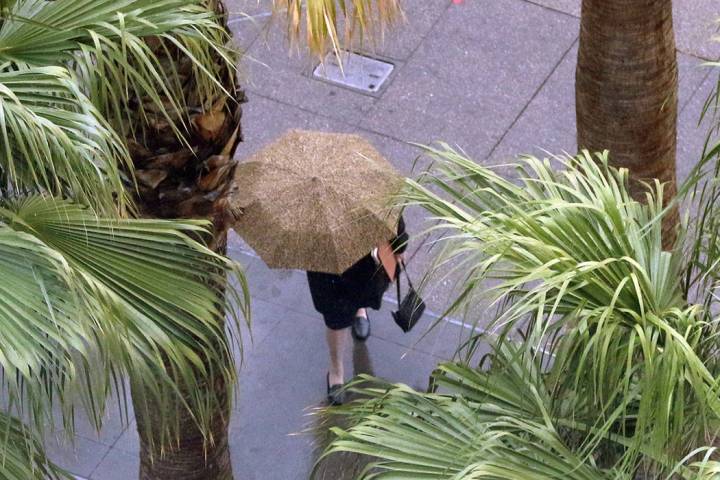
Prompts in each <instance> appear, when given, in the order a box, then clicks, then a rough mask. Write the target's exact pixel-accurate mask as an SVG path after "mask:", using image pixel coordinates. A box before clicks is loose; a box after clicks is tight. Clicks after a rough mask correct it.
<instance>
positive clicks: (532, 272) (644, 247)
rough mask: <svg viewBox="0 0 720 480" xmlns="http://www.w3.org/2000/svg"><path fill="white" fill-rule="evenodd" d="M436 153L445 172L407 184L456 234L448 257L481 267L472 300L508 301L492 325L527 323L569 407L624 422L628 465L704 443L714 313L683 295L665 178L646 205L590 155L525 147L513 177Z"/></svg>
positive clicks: (553, 387) (718, 410) (621, 175)
mask: <svg viewBox="0 0 720 480" xmlns="http://www.w3.org/2000/svg"><path fill="white" fill-rule="evenodd" d="M429 151H430V154H431V155H432V156H433V157H434V159H435V161H436V164H437V170H436V172H437V173H435V172H433V173H431V174H429V175H427V176H426V178H425V181H424V182H423V183H422V184H420V183H416V182H413V181H410V182H409V188H408V192H407V194H406V200H407V201H408V202H409V203H412V204H418V205H420V206H422V207H424V208H425V209H426V210H428V211H430V212H431V213H432V214H433V215H434V216H435V217H436V218H437V219H439V220H440V222H441V228H446V229H448V230H450V231H451V232H453V233H452V238H451V239H449V240H448V241H447V242H446V246H447V249H446V251H445V255H446V256H447V257H449V258H454V257H455V258H460V259H461V260H464V262H465V263H464V264H465V265H472V267H471V271H470V274H469V275H468V278H470V282H469V283H468V284H467V286H466V291H465V292H463V294H462V297H463V298H471V297H472V296H473V294H474V293H481V294H483V295H488V296H489V301H491V302H493V303H494V304H495V305H499V306H500V307H501V308H500V310H499V313H498V316H497V318H496V320H495V321H494V322H492V324H491V325H490V328H491V329H492V330H493V331H494V332H496V333H498V334H499V336H500V340H499V341H500V343H501V344H502V343H503V342H508V341H512V340H513V337H515V332H516V330H521V331H522V332H523V342H524V343H525V344H526V345H527V348H528V351H529V352H530V353H533V352H534V353H533V354H535V355H539V354H540V353H539V352H542V351H549V353H551V354H553V355H554V356H553V357H552V359H551V360H549V361H550V362H551V364H552V367H550V368H549V371H548V373H547V375H548V378H547V382H548V390H549V391H550V392H552V395H553V396H554V397H563V396H567V395H573V396H577V397H578V399H576V400H575V401H574V402H572V403H571V404H570V405H571V406H572V408H573V409H574V411H572V412H566V414H567V415H571V416H575V415H577V416H583V415H585V414H587V412H593V413H594V414H595V415H596V417H597V418H598V421H599V422H600V424H603V425H608V424H609V423H610V424H612V423H615V426H614V427H613V428H616V429H620V431H623V432H628V435H629V436H630V437H632V439H633V441H632V444H631V445H630V446H629V448H628V450H627V451H626V452H625V453H624V454H623V456H622V461H623V462H627V463H629V464H634V463H635V462H636V460H637V459H638V458H639V457H640V456H641V455H645V453H643V452H646V451H647V449H648V448H649V449H651V450H652V451H655V452H668V454H669V455H680V456H682V455H684V454H685V453H687V450H688V449H692V448H693V447H694V446H697V445H701V444H702V442H703V439H702V435H703V433H704V432H707V431H713V430H712V425H714V424H716V422H717V420H718V418H719V415H720V403H718V401H717V395H716V394H717V388H718V380H717V376H716V374H715V373H716V372H715V371H714V370H711V369H710V368H711V366H712V365H713V358H714V352H715V351H716V347H715V346H714V345H715V343H716V341H715V338H716V336H717V322H714V321H709V317H708V315H707V312H706V311H705V310H704V309H703V307H702V306H701V305H688V304H687V302H686V300H685V298H684V295H683V294H684V292H683V289H682V287H681V283H680V282H679V281H678V279H679V278H681V276H682V273H683V271H684V270H683V268H684V265H683V252H682V248H681V246H678V248H677V249H675V250H673V251H669V252H667V251H663V249H662V243H661V220H662V216H663V213H664V209H663V205H662V203H661V199H662V186H661V185H658V184H656V185H654V186H652V188H651V187H649V188H648V195H647V205H643V204H640V203H638V202H636V201H634V200H632V199H631V197H630V196H629V194H628V188H627V172H626V171H623V170H621V171H616V170H614V169H612V168H610V167H609V166H608V164H607V158H606V156H605V155H599V156H597V157H592V156H590V155H589V154H588V153H587V152H585V153H583V154H581V155H579V156H577V157H575V158H555V159H553V160H554V162H555V165H551V163H550V161H549V160H545V161H540V160H537V159H535V158H526V159H524V160H523V162H522V163H521V164H520V165H519V166H518V172H519V175H518V176H519V179H518V184H515V183H513V182H512V181H510V180H506V179H503V178H501V177H500V176H498V175H496V174H495V173H494V172H492V171H491V170H489V169H487V168H484V167H482V166H479V165H477V164H475V163H474V162H472V161H471V160H469V159H467V158H464V157H463V156H462V155H460V154H458V153H457V152H455V151H453V150H451V149H449V148H441V149H430V150H429ZM557 164H560V165H562V166H564V167H565V168H564V169H558V168H557V166H556V165H557ZM436 192H440V193H436ZM468 258H469V259H470V260H469V261H468V260H467V259H468ZM487 281H492V282H493V283H492V284H491V285H493V286H492V287H490V288H488V283H487ZM690 418H692V419H693V420H692V421H690V420H689V419H690ZM625 419H631V420H625ZM608 422H609V423H608ZM630 433H631V435H630ZM595 435H596V438H595V439H594V440H593V442H600V441H601V439H600V437H602V432H599V433H597V434H595ZM591 443H592V442H591ZM667 466H668V464H667V462H666V463H664V466H663V468H667Z"/></svg>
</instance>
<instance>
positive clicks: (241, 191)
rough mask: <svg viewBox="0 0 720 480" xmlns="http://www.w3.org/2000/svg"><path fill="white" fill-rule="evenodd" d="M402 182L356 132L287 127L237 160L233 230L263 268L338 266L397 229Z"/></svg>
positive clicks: (341, 268) (336, 269)
mask: <svg viewBox="0 0 720 480" xmlns="http://www.w3.org/2000/svg"><path fill="white" fill-rule="evenodd" d="M402 182H403V180H402V177H400V176H399V175H398V173H397V172H396V171H395V169H394V168H393V167H392V165H390V163H389V162H388V161H387V160H385V159H384V158H383V157H382V156H381V155H380V153H378V151H377V150H375V148H373V146H372V145H371V144H370V143H369V142H368V141H366V140H365V139H363V138H362V137H360V136H358V135H349V134H338V133H323V132H311V131H302V130H292V131H289V132H287V133H286V134H284V135H283V136H282V137H280V138H279V139H278V140H276V141H275V142H274V143H272V144H271V145H270V146H268V147H266V148H265V149H263V150H262V151H260V152H258V153H256V154H255V155H253V156H252V157H250V158H249V159H248V160H246V161H244V162H242V163H240V164H239V165H238V167H237V170H236V174H235V187H234V189H233V192H232V193H231V194H230V197H229V201H230V207H231V210H232V211H233V212H235V217H236V218H237V221H236V222H235V225H234V229H235V230H236V231H237V232H238V233H239V234H240V235H241V236H242V237H243V238H244V239H245V240H246V241H247V242H248V244H249V245H250V246H251V247H252V248H254V249H255V251H256V252H257V253H258V254H259V255H260V257H261V258H262V259H263V260H264V261H265V263H267V265H268V266H269V267H271V268H292V269H300V270H312V271H318V272H328V273H342V272H343V271H345V270H346V269H347V268H348V267H350V266H351V265H352V264H354V263H355V262H356V261H358V260H359V259H360V258H362V257H363V256H365V255H367V254H368V253H369V252H370V251H371V250H372V249H373V247H375V246H376V245H378V244H379V243H382V242H384V241H387V240H390V239H392V238H393V236H394V235H395V234H396V233H397V221H398V212H397V209H391V208H390V200H391V197H392V196H393V195H394V194H396V193H397V192H398V191H399V189H400V188H401V185H402Z"/></svg>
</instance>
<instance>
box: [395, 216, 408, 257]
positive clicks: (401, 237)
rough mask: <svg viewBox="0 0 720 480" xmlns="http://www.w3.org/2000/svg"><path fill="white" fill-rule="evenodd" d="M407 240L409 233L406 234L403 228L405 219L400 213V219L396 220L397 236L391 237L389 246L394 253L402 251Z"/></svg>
mask: <svg viewBox="0 0 720 480" xmlns="http://www.w3.org/2000/svg"><path fill="white" fill-rule="evenodd" d="M408 240H410V235H408V233H407V231H406V230H405V219H404V218H403V217H402V215H400V219H399V220H398V229H397V236H396V237H395V238H393V239H392V241H391V242H390V246H391V247H392V249H393V251H394V252H395V253H404V252H405V250H406V249H407V244H408Z"/></svg>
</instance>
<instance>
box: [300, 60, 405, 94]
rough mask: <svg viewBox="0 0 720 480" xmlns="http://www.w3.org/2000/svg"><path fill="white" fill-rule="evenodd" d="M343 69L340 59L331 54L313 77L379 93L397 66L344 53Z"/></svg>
mask: <svg viewBox="0 0 720 480" xmlns="http://www.w3.org/2000/svg"><path fill="white" fill-rule="evenodd" d="M340 58H342V69H341V68H340V63H339V62H338V57H337V56H336V55H335V54H334V53H333V52H330V53H328V54H327V56H326V57H325V61H324V62H322V63H320V64H319V65H318V66H317V67H315V70H314V71H313V76H315V77H316V78H320V79H323V80H326V81H328V82H331V83H335V84H338V85H342V86H343V87H349V88H353V89H356V90H360V91H363V92H367V93H377V92H378V91H379V90H380V87H382V85H383V83H384V82H385V80H387V79H388V77H389V76H390V74H391V73H392V71H393V69H394V68H395V65H393V64H392V63H388V62H383V61H382V60H377V59H375V58H371V57H366V56H365V55H360V54H357V53H353V52H347V51H346V52H342V53H341V54H340Z"/></svg>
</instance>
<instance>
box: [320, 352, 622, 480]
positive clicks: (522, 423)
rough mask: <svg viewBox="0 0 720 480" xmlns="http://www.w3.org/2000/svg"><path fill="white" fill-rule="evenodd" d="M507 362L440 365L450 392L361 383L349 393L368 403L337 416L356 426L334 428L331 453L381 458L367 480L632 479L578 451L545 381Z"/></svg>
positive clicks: (440, 377)
mask: <svg viewBox="0 0 720 480" xmlns="http://www.w3.org/2000/svg"><path fill="white" fill-rule="evenodd" d="M515 353H517V352H515ZM500 358H502V354H501V355H500ZM506 360H507V359H506ZM502 363H503V364H502V366H501V365H500V364H499V363H498V364H497V365H495V366H494V367H493V369H492V372H491V373H488V372H481V371H478V370H474V369H471V368H468V367H464V366H461V365H457V364H442V365H440V366H439V367H438V369H437V371H436V372H435V373H434V375H433V376H434V380H435V382H436V384H437V385H438V386H440V387H441V388H442V389H443V390H444V391H445V392H446V393H443V394H434V393H419V392H415V391H413V390H412V389H410V388H409V387H407V386H404V385H388V384H385V383H383V382H381V381H379V380H377V379H371V378H367V377H365V378H361V379H359V380H358V381H356V382H357V383H355V384H352V385H351V386H350V388H353V389H355V390H356V391H357V392H358V393H359V394H360V395H362V396H364V397H366V398H367V399H365V400H362V401H359V402H356V403H354V404H351V405H349V406H348V407H343V408H342V409H340V410H337V409H336V410H335V412H334V413H336V414H339V415H347V416H349V417H350V420H351V424H352V425H351V427H350V428H348V429H345V430H343V429H335V430H334V434H335V435H336V439H335V440H334V441H333V443H332V445H331V446H330V448H329V449H328V450H327V452H326V453H325V455H332V454H334V453H337V452H355V453H362V454H366V455H369V456H372V457H375V458H379V460H377V461H375V462H374V463H372V464H370V465H369V466H368V468H367V469H366V470H365V471H364V472H363V474H362V475H361V478H422V479H453V480H461V479H462V480H470V479H477V480H481V479H482V480H500V479H503V480H505V479H516V480H520V479H527V478H537V479H543V480H550V479H557V480H559V479H584V480H590V479H611V478H612V479H629V478H631V477H630V476H628V475H627V474H625V473H623V472H622V471H619V470H612V469H609V470H608V469H602V468H600V467H598V466H597V465H595V464H594V459H593V458H592V457H591V456H588V455H583V454H582V453H577V451H576V449H574V448H573V447H575V446H574V445H571V444H568V442H567V440H566V439H564V438H563V436H562V435H561V434H560V433H559V432H558V429H557V427H556V426H555V424H554V423H553V419H552V418H551V412H550V411H549V409H550V408H552V407H551V405H550V402H548V398H549V394H548V392H547V391H546V390H545V387H544V386H543V385H542V382H541V381H540V382H538V380H539V378H538V377H535V376H534V375H532V374H531V371H530V370H525V368H524V367H521V368H514V369H506V367H507V366H509V365H510V363H506V362H502ZM522 364H523V363H521V365H522ZM531 370H532V368H531ZM360 381H362V382H367V381H370V382H371V386H364V385H363V386H360V385H359V382H360ZM511 385H512V386H511ZM508 387H510V388H508ZM517 387H521V388H519V389H518V388H517ZM567 423H568V424H573V422H567Z"/></svg>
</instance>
